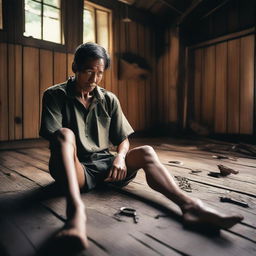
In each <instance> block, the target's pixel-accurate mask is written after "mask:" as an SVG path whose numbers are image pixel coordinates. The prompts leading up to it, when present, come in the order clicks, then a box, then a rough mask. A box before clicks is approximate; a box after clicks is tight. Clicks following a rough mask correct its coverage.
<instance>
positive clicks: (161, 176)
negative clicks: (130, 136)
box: [126, 146, 243, 228]
mask: <svg viewBox="0 0 256 256" xmlns="http://www.w3.org/2000/svg"><path fill="white" fill-rule="evenodd" d="M126 165H127V169H128V170H129V172H133V171H136V170H138V169H140V168H142V169H143V170H144V171H145V174H146V179H147V183H148V185H149V186H150V187H151V188H152V189H154V190H156V191H158V192H160V193H162V194H163V195H165V196H166V197H167V198H169V199H170V200H172V201H173V202H174V203H176V204H177V205H178V206H179V207H180V208H181V211H182V213H183V219H184V224H203V223H207V224H209V225H212V226H215V227H217V228H230V227H232V226H233V225H235V224H236V223H238V222H240V221H241V220H242V219H243V217H242V216H241V215H229V216H225V215H222V214H221V213H219V212H217V211H215V210H213V209H211V208H209V207H207V206H205V205H204V204H203V203H202V202H201V201H200V200H199V199H194V198H191V197H189V196H188V195H187V194H186V193H184V192H183V191H182V190H181V189H180V188H179V187H178V186H177V184H176V183H175V181H174V179H173V177H172V176H171V175H170V173H169V172H168V170H167V169H166V168H165V167H164V166H163V165H162V164H161V162H160V160H159V158H158V156H157V154H156V153H155V151H154V149H153V148H152V147H150V146H142V147H137V148H134V149H132V150H130V151H129V152H128V154H127V156H126Z"/></svg>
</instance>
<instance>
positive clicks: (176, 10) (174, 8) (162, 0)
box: [159, 0, 182, 14]
mask: <svg viewBox="0 0 256 256" xmlns="http://www.w3.org/2000/svg"><path fill="white" fill-rule="evenodd" d="M159 1H160V2H162V3H163V4H165V5H167V6H168V7H169V8H170V9H172V10H173V11H175V12H176V13H178V14H182V11H180V10H178V9H177V8H176V7H175V6H173V5H172V4H170V3H169V2H167V1H166V0H159Z"/></svg>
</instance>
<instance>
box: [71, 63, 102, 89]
mask: <svg viewBox="0 0 256 256" xmlns="http://www.w3.org/2000/svg"><path fill="white" fill-rule="evenodd" d="M104 67H105V65H104V60H103V59H88V60H87V61H86V62H85V64H84V69H83V70H82V71H77V72H76V81H77V86H78V89H79V90H83V91H84V92H91V91H93V89H94V88H95V86H96V85H98V84H99V83H100V81H101V80H102V78H103V73H104Z"/></svg>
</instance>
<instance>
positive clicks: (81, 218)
mask: <svg viewBox="0 0 256 256" xmlns="http://www.w3.org/2000/svg"><path fill="white" fill-rule="evenodd" d="M56 240H58V242H61V243H63V245H65V246H67V247H70V248H72V249H73V250H77V251H79V250H83V249H86V248H88V247H89V243H88V239H87V234H86V214H85V209H84V207H80V208H79V209H76V210H75V211H74V212H73V214H72V215H71V216H68V220H67V223H66V225H65V226H64V228H63V229H62V230H61V231H60V232H59V233H58V234H57V236H56Z"/></svg>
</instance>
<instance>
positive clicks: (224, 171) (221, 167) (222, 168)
mask: <svg viewBox="0 0 256 256" xmlns="http://www.w3.org/2000/svg"><path fill="white" fill-rule="evenodd" d="M217 166H218V168H219V170H220V174H221V175H222V176H227V175H229V174H231V173H232V174H238V173H239V171H237V170H234V169H231V168H229V167H227V166H225V165H222V164H218V165H217Z"/></svg>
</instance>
